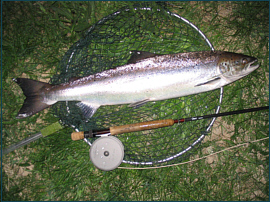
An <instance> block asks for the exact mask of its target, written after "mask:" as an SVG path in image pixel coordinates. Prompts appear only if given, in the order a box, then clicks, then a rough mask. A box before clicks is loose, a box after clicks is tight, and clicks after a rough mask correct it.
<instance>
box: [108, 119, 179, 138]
mask: <svg viewBox="0 0 270 202" xmlns="http://www.w3.org/2000/svg"><path fill="white" fill-rule="evenodd" d="M173 124H174V120H173V119H164V120H157V121H146V122H141V123H134V124H128V125H123V126H113V127H110V133H111V135H117V134H122V133H130V132H136V131H142V130H150V129H156V128H162V127H166V126H172V125H173Z"/></svg>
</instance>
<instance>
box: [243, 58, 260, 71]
mask: <svg viewBox="0 0 270 202" xmlns="http://www.w3.org/2000/svg"><path fill="white" fill-rule="evenodd" d="M259 66H260V64H259V63H258V60H257V59H254V60H253V61H251V62H250V63H249V64H248V66H247V67H246V70H248V71H254V70H255V69H257V68H258V67H259Z"/></svg>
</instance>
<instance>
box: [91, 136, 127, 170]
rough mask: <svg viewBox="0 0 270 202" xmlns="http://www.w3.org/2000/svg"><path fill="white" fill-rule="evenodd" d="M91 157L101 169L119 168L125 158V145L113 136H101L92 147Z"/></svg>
mask: <svg viewBox="0 0 270 202" xmlns="http://www.w3.org/2000/svg"><path fill="white" fill-rule="evenodd" d="M89 153H90V159H91V161H92V163H93V164H94V165H95V166H96V167H97V168H98V169H100V170H104V171H110V170H113V169H115V168H117V167H118V166H119V165H120V164H121V163H122V161H123V159H124V145H123V144H122V142H121V141H120V140H119V139H118V138H116V137H113V136H105V137H100V138H98V139H97V140H95V141H94V142H93V144H92V146H91V148H90V151H89Z"/></svg>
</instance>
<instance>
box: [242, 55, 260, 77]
mask: <svg viewBox="0 0 270 202" xmlns="http://www.w3.org/2000/svg"><path fill="white" fill-rule="evenodd" d="M259 66H260V64H259V63H258V59H256V58H255V59H254V60H253V61H251V62H249V64H248V65H247V66H246V68H244V71H243V72H242V74H243V75H242V76H243V77H244V76H246V75H248V74H250V73H251V72H253V71H254V70H256V69H257V68H258V67H259Z"/></svg>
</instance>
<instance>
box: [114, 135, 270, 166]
mask: <svg viewBox="0 0 270 202" xmlns="http://www.w3.org/2000/svg"><path fill="white" fill-rule="evenodd" d="M267 139H269V137H265V138H262V139H259V140H253V141H250V142H245V143H242V144H238V145H235V146H232V147H228V148H226V149H223V150H220V151H217V152H215V153H213V154H209V155H207V156H203V157H200V158H197V159H194V160H190V161H187V162H182V163H176V164H171V165H165V166H155V167H143V168H138V167H118V168H119V169H126V170H147V169H156V168H168V167H173V166H179V165H184V164H189V163H194V162H196V161H199V160H202V159H206V158H208V157H210V156H214V155H217V154H220V153H222V152H225V151H229V150H232V149H236V148H238V147H242V146H245V145H249V144H250V143H256V142H260V141H263V140H267Z"/></svg>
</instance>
